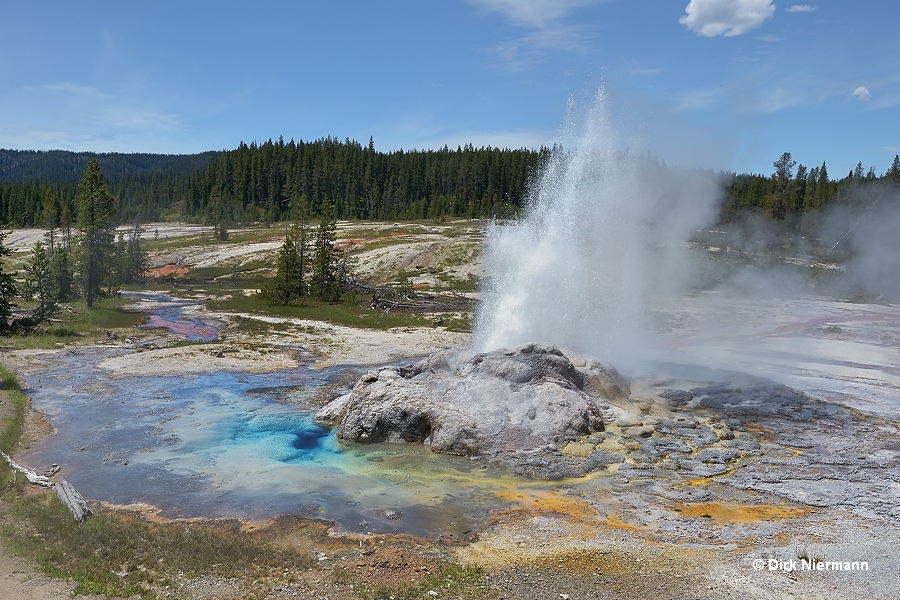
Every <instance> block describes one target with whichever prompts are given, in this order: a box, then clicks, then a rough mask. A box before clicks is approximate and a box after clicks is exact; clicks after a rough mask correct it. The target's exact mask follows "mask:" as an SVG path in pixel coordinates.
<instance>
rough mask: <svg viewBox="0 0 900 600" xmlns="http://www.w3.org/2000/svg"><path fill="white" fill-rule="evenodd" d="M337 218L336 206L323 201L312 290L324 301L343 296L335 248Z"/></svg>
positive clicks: (338, 258) (317, 233)
mask: <svg viewBox="0 0 900 600" xmlns="http://www.w3.org/2000/svg"><path fill="white" fill-rule="evenodd" d="M336 239H337V219H336V217H335V216H334V206H332V205H331V204H330V203H328V202H323V203H322V220H321V221H320V222H319V228H318V230H317V231H316V236H315V254H314V256H313V272H312V279H311V281H310V292H311V294H312V295H313V296H314V297H315V298H316V299H318V300H321V301H322V302H336V301H337V300H339V299H340V297H341V283H342V282H341V278H340V256H339V255H338V250H337V248H335V245H334V243H335V241H336Z"/></svg>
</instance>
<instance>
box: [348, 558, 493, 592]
mask: <svg viewBox="0 0 900 600" xmlns="http://www.w3.org/2000/svg"><path fill="white" fill-rule="evenodd" d="M338 577H339V578H341V575H339V574H338ZM342 579H344V580H347V579H348V577H347V576H344V577H343V578H342ZM339 581H340V579H339ZM354 589H355V590H356V594H357V596H359V598H360V600H387V599H389V598H392V599H394V600H418V599H419V598H431V597H435V598H454V599H456V600H486V599H487V598H493V597H495V594H493V593H492V592H491V589H490V586H488V584H487V582H486V581H485V579H484V572H483V571H482V569H481V568H480V567H478V566H464V565H458V564H451V565H448V566H447V567H446V568H444V569H443V570H441V572H440V573H437V574H434V575H429V576H427V577H426V578H425V579H424V580H422V581H420V582H418V583H415V582H410V583H409V584H405V585H398V586H380V585H379V586H373V585H369V584H367V583H365V582H362V583H356V584H354ZM432 591H433V592H436V593H437V596H431V595H430V594H429V592H432Z"/></svg>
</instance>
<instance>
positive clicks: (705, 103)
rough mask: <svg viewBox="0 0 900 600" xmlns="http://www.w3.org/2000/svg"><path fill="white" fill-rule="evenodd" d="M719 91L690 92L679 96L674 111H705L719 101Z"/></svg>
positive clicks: (720, 95)
mask: <svg viewBox="0 0 900 600" xmlns="http://www.w3.org/2000/svg"><path fill="white" fill-rule="evenodd" d="M721 97H722V93H721V91H720V90H691V91H688V92H682V93H681V94H679V98H678V106H677V107H676V109H675V110H678V111H683V110H705V109H707V108H709V107H711V106H713V105H715V104H718V103H719V102H720V101H721Z"/></svg>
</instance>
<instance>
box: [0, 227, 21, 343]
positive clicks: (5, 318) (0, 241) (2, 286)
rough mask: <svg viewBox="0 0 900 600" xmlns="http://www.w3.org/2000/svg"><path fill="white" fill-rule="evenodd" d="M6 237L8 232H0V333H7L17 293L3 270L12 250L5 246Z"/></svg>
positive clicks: (9, 277) (13, 282) (11, 278)
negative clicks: (5, 259)
mask: <svg viewBox="0 0 900 600" xmlns="http://www.w3.org/2000/svg"><path fill="white" fill-rule="evenodd" d="M8 235H9V233H8V232H0V333H5V332H7V331H9V318H10V317H11V316H12V309H13V308H15V307H16V305H15V304H13V301H12V300H13V298H15V297H16V294H17V293H18V290H17V289H16V282H15V280H13V276H12V274H11V273H7V272H6V271H5V270H4V269H3V259H4V258H6V257H7V256H9V255H10V254H12V250H11V249H10V248H9V246H7V245H6V236H8Z"/></svg>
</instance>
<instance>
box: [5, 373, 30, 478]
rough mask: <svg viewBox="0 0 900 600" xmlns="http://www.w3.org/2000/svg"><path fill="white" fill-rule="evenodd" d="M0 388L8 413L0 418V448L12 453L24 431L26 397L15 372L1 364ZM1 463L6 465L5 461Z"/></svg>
mask: <svg viewBox="0 0 900 600" xmlns="http://www.w3.org/2000/svg"><path fill="white" fill-rule="evenodd" d="M0 390H2V392H3V393H4V394H6V397H7V399H8V400H9V410H8V413H9V414H7V415H5V416H4V417H3V419H2V420H0V450H3V451H4V452H6V453H7V454H12V453H13V450H15V446H16V444H17V443H18V442H19V439H20V438H21V437H22V434H23V433H24V432H25V407H26V406H27V405H28V398H27V397H26V396H25V393H24V392H22V388H21V387H19V380H18V378H16V375H15V373H13V372H12V371H9V370H8V369H6V368H5V367H3V366H0ZM3 465H4V467H7V465H6V463H5V462H4V463H3Z"/></svg>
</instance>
